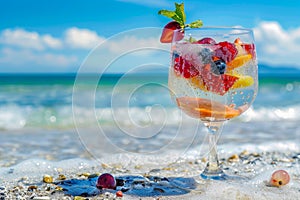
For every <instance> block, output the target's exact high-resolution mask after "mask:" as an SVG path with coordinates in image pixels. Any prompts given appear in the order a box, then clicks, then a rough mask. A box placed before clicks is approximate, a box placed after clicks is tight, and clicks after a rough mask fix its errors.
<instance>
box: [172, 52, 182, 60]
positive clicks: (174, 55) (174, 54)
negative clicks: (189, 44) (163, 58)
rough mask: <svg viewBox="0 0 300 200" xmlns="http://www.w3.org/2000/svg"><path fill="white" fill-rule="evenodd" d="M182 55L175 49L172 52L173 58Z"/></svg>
mask: <svg viewBox="0 0 300 200" xmlns="http://www.w3.org/2000/svg"><path fill="white" fill-rule="evenodd" d="M179 56H180V55H179V53H177V52H176V51H173V53H172V57H173V58H172V59H173V60H174V59H175V58H178V57H179Z"/></svg>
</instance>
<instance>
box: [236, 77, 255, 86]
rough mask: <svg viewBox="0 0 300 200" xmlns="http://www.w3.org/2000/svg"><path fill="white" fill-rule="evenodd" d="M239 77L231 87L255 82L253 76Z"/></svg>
mask: <svg viewBox="0 0 300 200" xmlns="http://www.w3.org/2000/svg"><path fill="white" fill-rule="evenodd" d="M237 77H238V78H239V79H238V80H237V81H236V82H235V83H234V84H233V85H232V87H231V89H238V88H245V87H249V86H251V85H253V84H254V79H253V78H252V77H251V76H237Z"/></svg>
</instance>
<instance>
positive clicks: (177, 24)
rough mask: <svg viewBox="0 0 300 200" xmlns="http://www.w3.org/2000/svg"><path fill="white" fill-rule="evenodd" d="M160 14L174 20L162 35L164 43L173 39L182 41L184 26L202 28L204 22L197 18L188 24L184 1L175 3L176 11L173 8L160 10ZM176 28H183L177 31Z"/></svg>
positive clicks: (161, 38) (161, 40) (161, 39)
mask: <svg viewBox="0 0 300 200" xmlns="http://www.w3.org/2000/svg"><path fill="white" fill-rule="evenodd" d="M158 14H159V15H163V16H165V17H168V18H171V19H172V20H174V21H172V22H169V23H168V24H167V25H165V27H164V29H163V32H162V35H161V37H160V42H162V43H171V42H172V41H180V40H182V38H183V37H184V28H186V27H190V28H200V27H201V26H202V25H203V23H202V21H201V20H196V21H194V22H192V23H190V24H186V23H185V22H186V16H185V12H184V3H180V4H179V3H175V11H172V10H160V11H158ZM175 30H181V31H178V32H176V34H175V35H174V31H175ZM173 37H174V38H173Z"/></svg>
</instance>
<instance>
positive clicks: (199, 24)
mask: <svg viewBox="0 0 300 200" xmlns="http://www.w3.org/2000/svg"><path fill="white" fill-rule="evenodd" d="M187 26H188V27H190V28H200V27H201V26H203V22H202V21H201V20H197V21H194V22H192V23H190V24H188V25H187Z"/></svg>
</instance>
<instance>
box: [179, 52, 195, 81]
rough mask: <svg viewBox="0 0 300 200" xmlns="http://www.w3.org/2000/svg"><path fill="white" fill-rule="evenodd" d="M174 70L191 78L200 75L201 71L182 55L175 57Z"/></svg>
mask: <svg viewBox="0 0 300 200" xmlns="http://www.w3.org/2000/svg"><path fill="white" fill-rule="evenodd" d="M174 70H175V73H176V74H177V75H182V76H183V77H184V78H191V77H195V76H197V75H199V71H198V70H197V69H196V68H195V67H194V66H193V65H192V64H191V63H190V62H189V61H187V60H185V59H183V58H182V57H181V56H179V57H176V58H175V59H174Z"/></svg>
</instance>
